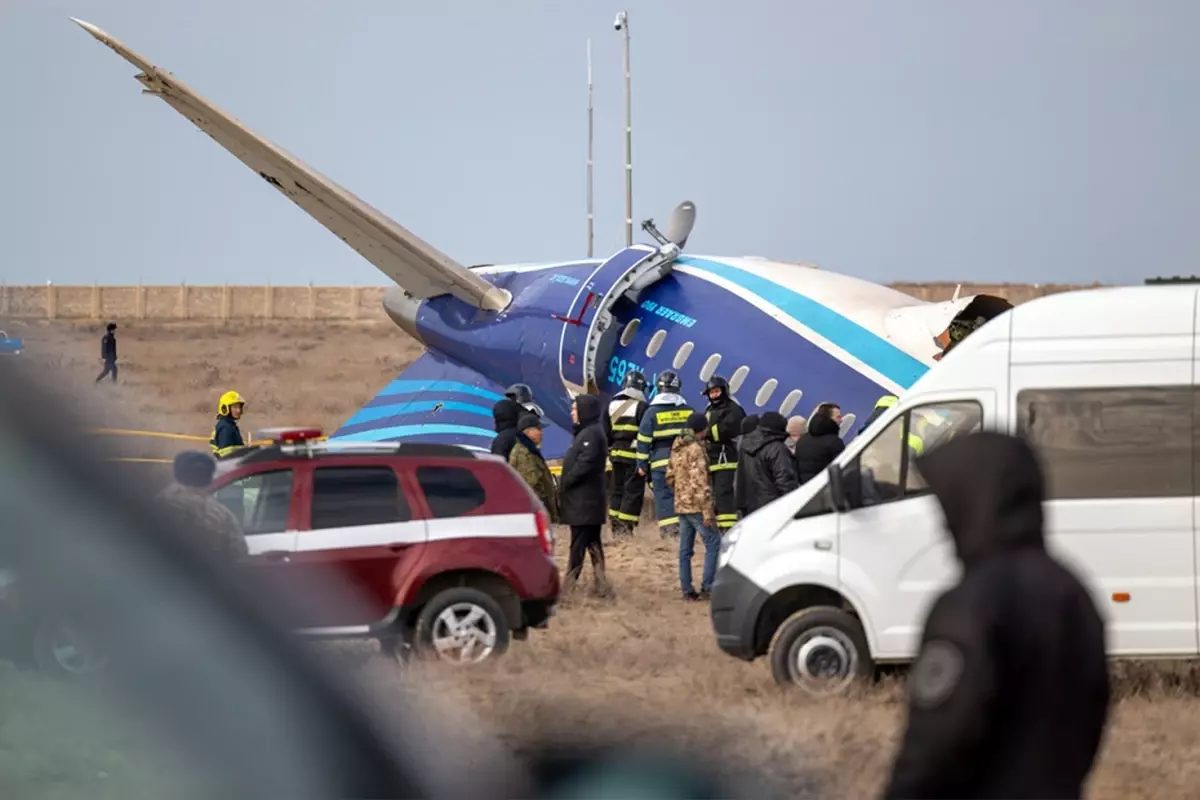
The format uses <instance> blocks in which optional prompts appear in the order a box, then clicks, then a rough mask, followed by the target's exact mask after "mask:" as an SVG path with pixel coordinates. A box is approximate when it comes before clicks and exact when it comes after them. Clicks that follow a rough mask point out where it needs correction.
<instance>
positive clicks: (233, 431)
mask: <svg viewBox="0 0 1200 800" xmlns="http://www.w3.org/2000/svg"><path fill="white" fill-rule="evenodd" d="M245 408H246V400H245V398H243V397H242V396H241V395H240V394H238V393H237V392H234V391H228V392H226V393H225V394H223V395H221V399H220V400H218V401H217V424H216V425H215V426H214V427H213V432H212V438H211V439H209V440H208V443H209V444H210V445H211V446H212V452H213V455H214V456H216V457H217V458H222V457H223V456H227V455H229V454H230V453H232V452H233V451H234V450H237V449H238V448H239V447H245V446H246V443H245V442H244V441H243V440H242V431H241V430H240V429H239V428H238V424H237V421H238V420H239V419H241V418H242V411H244V410H245Z"/></svg>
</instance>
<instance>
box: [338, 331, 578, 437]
mask: <svg viewBox="0 0 1200 800" xmlns="http://www.w3.org/2000/svg"><path fill="white" fill-rule="evenodd" d="M503 396H504V387H503V386H500V385H499V384H496V383H493V382H492V381H490V380H488V379H487V378H485V377H484V376H482V375H480V374H479V373H478V372H475V371H474V370H472V369H469V368H467V367H464V366H462V365H461V364H458V363H457V362H455V361H451V360H450V359H447V358H445V357H443V356H440V355H438V354H436V353H433V352H430V351H426V352H425V354H424V355H423V356H421V357H420V358H418V359H417V360H416V361H414V362H413V363H412V364H410V365H409V367H408V369H406V370H404V372H402V373H400V375H399V376H398V377H397V378H396V379H395V380H394V381H392V382H391V383H389V384H388V385H387V386H385V387H384V388H383V390H382V391H381V392H380V393H379V394H378V395H376V396H375V398H374V399H373V400H371V401H370V402H369V403H367V404H366V405H365V406H363V407H362V408H361V409H359V410H358V412H357V413H355V414H354V416H352V417H350V419H348V420H346V421H345V422H344V423H342V426H341V427H340V428H338V429H337V430H336V431H334V432H333V434H332V435H331V436H330V437H329V438H330V439H331V440H333V441H343V442H378V441H390V440H403V441H406V442H429V443H437V444H456V445H460V446H463V447H470V448H472V449H476V450H487V449H488V448H489V446H490V445H491V443H492V439H493V438H494V437H495V435H496V432H495V428H494V426H493V422H492V406H493V405H495V404H496V401H497V400H499V399H500V398H501V397H503ZM570 444H571V436H570V435H569V434H568V433H567V432H566V431H565V430H563V429H562V428H560V427H558V426H557V425H553V424H551V423H549V422H548V421H547V424H546V430H545V432H544V438H543V440H542V454H543V455H544V456H545V457H546V459H547V460H554V459H560V458H562V457H563V455H564V454H565V453H566V451H567V447H568V446H570Z"/></svg>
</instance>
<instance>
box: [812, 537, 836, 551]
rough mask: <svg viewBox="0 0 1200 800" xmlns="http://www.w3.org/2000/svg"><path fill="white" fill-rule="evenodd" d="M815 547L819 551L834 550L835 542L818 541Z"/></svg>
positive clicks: (814, 543) (814, 544)
mask: <svg viewBox="0 0 1200 800" xmlns="http://www.w3.org/2000/svg"><path fill="white" fill-rule="evenodd" d="M813 547H815V548H816V549H818V550H832V549H833V542H831V541H829V540H828V539H817V540H816V541H815V542H813Z"/></svg>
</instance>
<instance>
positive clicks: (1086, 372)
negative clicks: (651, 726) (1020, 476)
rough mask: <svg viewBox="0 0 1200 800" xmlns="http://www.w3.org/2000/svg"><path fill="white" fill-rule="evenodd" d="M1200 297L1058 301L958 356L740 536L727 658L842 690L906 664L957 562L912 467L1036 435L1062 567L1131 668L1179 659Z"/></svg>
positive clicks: (1134, 294) (725, 581)
mask: <svg viewBox="0 0 1200 800" xmlns="http://www.w3.org/2000/svg"><path fill="white" fill-rule="evenodd" d="M1197 290H1198V287H1197V286H1195V285H1174V286H1146V287H1128V288H1111V289H1092V290H1085V291H1079V292H1070V293H1066V294H1058V295H1052V296H1049V297H1044V298H1041V299H1038V300H1034V301H1031V302H1029V303H1026V304H1024V305H1021V306H1017V307H1016V308H1014V309H1012V310H1011V311H1008V312H1005V313H1004V314H1002V315H1000V316H998V317H996V318H995V319H993V320H991V321H990V322H988V323H987V324H986V325H984V326H983V327H981V328H980V329H979V330H977V331H975V332H974V333H972V334H971V335H970V336H969V337H967V338H966V339H965V340H964V341H962V342H961V343H960V344H959V345H958V346H957V347H955V348H954V349H953V350H952V351H950V353H948V354H947V355H946V357H945V358H944V359H943V360H942V361H941V363H940V364H939V365H938V366H936V367H934V368H933V369H931V370H930V371H929V372H927V373H926V374H925V375H924V376H922V377H921V379H920V380H918V381H917V382H916V383H915V384H913V386H912V387H911V388H910V389H909V390H908V392H907V393H905V394H904V395H903V397H901V398H900V401H899V402H898V403H896V405H895V406H893V407H892V408H890V409H889V410H888V411H887V412H886V413H885V414H884V415H883V416H881V417H880V418H879V419H878V420H876V421H875V422H874V423H873V424H872V425H871V427H870V428H869V429H868V430H866V431H864V432H863V433H862V434H860V435H859V436H858V437H857V438H856V439H854V440H853V441H852V442H851V443H850V444H848V445H847V446H846V449H845V451H844V452H843V453H842V454H841V455H840V456H838V458H837V460H836V461H835V462H834V463H833V464H832V465H831V466H830V468H829V469H828V470H827V471H826V472H825V473H823V474H822V475H820V476H818V477H816V478H814V479H812V480H811V481H809V482H808V483H806V484H805V485H804V486H801V487H800V488H799V489H797V490H795V491H794V492H791V493H790V494H788V495H786V496H784V497H781V498H779V499H778V500H776V501H775V502H773V503H771V504H770V505H768V506H766V507H764V508H762V509H760V510H759V511H757V512H755V513H754V514H752V515H750V516H749V517H747V518H746V519H745V520H743V521H742V522H740V523H739V524H738V525H737V526H736V527H734V528H733V529H732V530H731V531H730V533H729V534H728V535H727V537H726V540H725V543H724V545H723V552H722V553H721V562H720V563H721V569H720V571H719V573H718V576H717V581H716V584H715V585H714V586H713V594H712V608H711V614H712V623H713V628H714V630H715V632H716V635H717V642H718V644H719V645H720V647H721V649H722V650H724V651H725V652H727V653H729V654H731V655H734V656H737V657H739V658H742V659H745V660H753V659H755V658H758V657H759V656H763V655H767V654H768V653H769V654H770V661H771V669H772V672H773V673H774V676H775V680H776V681H777V682H779V683H781V684H797V685H800V686H803V687H805V688H806V689H808V690H810V691H814V692H823V693H830V692H836V691H840V690H842V689H844V688H845V687H846V686H847V685H849V683H850V682H851V681H852V680H853V679H854V678H855V677H856V676H868V675H871V674H872V673H873V671H874V668H875V666H877V665H880V664H888V663H903V662H907V661H910V660H911V659H912V658H913V657H914V656H915V655H916V651H917V648H918V645H919V643H920V635H921V629H922V626H923V623H924V618H925V613H926V611H927V610H928V607H929V606H930V604H931V603H932V601H933V599H934V598H935V597H936V596H937V594H938V593H940V592H941V591H942V590H944V589H946V588H947V587H949V586H950V585H951V584H953V583H954V582H955V580H956V579H957V575H958V569H959V566H958V563H957V561H956V559H955V557H954V549H953V544H952V543H951V541H950V538H949V535H948V534H947V533H946V532H945V530H944V520H943V518H942V514H941V509H940V507H939V506H938V503H937V501H936V499H935V498H934V497H933V496H932V495H931V494H929V493H928V491H927V490H926V489H925V487H924V483H923V481H922V480H921V477H920V475H919V474H918V473H917V471H916V470H915V469H913V465H912V463H911V458H912V457H913V453H914V452H915V450H917V449H920V448H924V449H925V450H926V451H927V450H928V449H930V448H932V447H936V446H937V443H938V442H939V441H945V438H946V437H948V436H949V435H951V434H957V435H962V434H964V433H968V432H970V431H974V430H978V429H980V428H983V429H987V430H996V431H1001V432H1007V433H1012V434H1019V435H1022V436H1025V437H1026V438H1027V439H1028V440H1029V441H1030V442H1031V443H1032V444H1034V446H1035V447H1036V448H1037V450H1038V453H1039V455H1040V457H1041V459H1042V463H1043V465H1044V469H1045V472H1046V476H1047V483H1048V487H1047V498H1048V499H1047V502H1046V524H1047V534H1048V536H1047V542H1048V547H1049V548H1050V550H1051V552H1053V553H1055V554H1056V555H1058V556H1059V557H1061V558H1063V560H1064V561H1065V562H1067V563H1068V564H1070V565H1071V566H1073V567H1074V569H1075V571H1076V573H1077V574H1079V575H1080V577H1081V579H1083V580H1084V581H1085V583H1087V584H1088V586H1089V587H1090V589H1091V590H1092V593H1093V596H1094V597H1095V599H1096V604H1097V606H1098V607H1099V608H1100V611H1101V613H1102V614H1103V615H1104V616H1105V617H1106V619H1107V622H1108V644H1109V651H1110V653H1111V654H1112V655H1114V656H1120V657H1141V658H1146V657H1170V658H1186V657H1190V656H1196V655H1197V654H1198V653H1200V644H1198V632H1197V604H1198V603H1200V596H1198V593H1197V580H1196V578H1197V544H1198V543H1197V528H1196V524H1197V517H1196V504H1197V503H1196V495H1197V492H1196V489H1195V484H1194V481H1195V480H1196V479H1197V478H1200V475H1197V474H1196V473H1195V466H1194V465H1195V463H1196V459H1197V457H1200V449H1197V448H1196V446H1195V438H1196V436H1197V434H1198V433H1200V423H1197V421H1196V413H1197V410H1198V409H1200V391H1198V388H1197V380H1198V379H1200V373H1198V372H1197V370H1196V364H1197V359H1200V350H1197V347H1196V342H1197V330H1198V328H1197V315H1198V306H1197Z"/></svg>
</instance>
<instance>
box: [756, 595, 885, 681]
mask: <svg viewBox="0 0 1200 800" xmlns="http://www.w3.org/2000/svg"><path fill="white" fill-rule="evenodd" d="M874 672H875V665H874V663H873V662H872V661H871V654H870V652H869V651H868V649H867V639H866V636H865V635H863V629H862V625H861V624H860V623H859V621H858V619H857V618H856V617H855V616H854V615H852V614H848V613H846V612H845V611H842V610H841V609H839V608H832V607H830V606H815V607H813V608H806V609H804V610H803V611H801V612H799V613H798V614H795V615H793V616H792V617H790V618H789V619H788V620H787V621H786V622H784V623H783V625H781V626H780V628H779V631H778V632H777V633H776V635H775V641H774V642H772V643H771V673H772V675H774V677H775V682H776V683H778V684H779V685H781V686H798V687H800V688H801V689H803V690H804V691H806V692H808V693H809V694H813V695H820V696H828V695H835V694H841V693H842V692H845V691H846V690H847V689H848V688H849V687H850V684H852V683H853V682H854V681H855V679H857V678H869V677H871V675H873V674H874Z"/></svg>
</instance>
